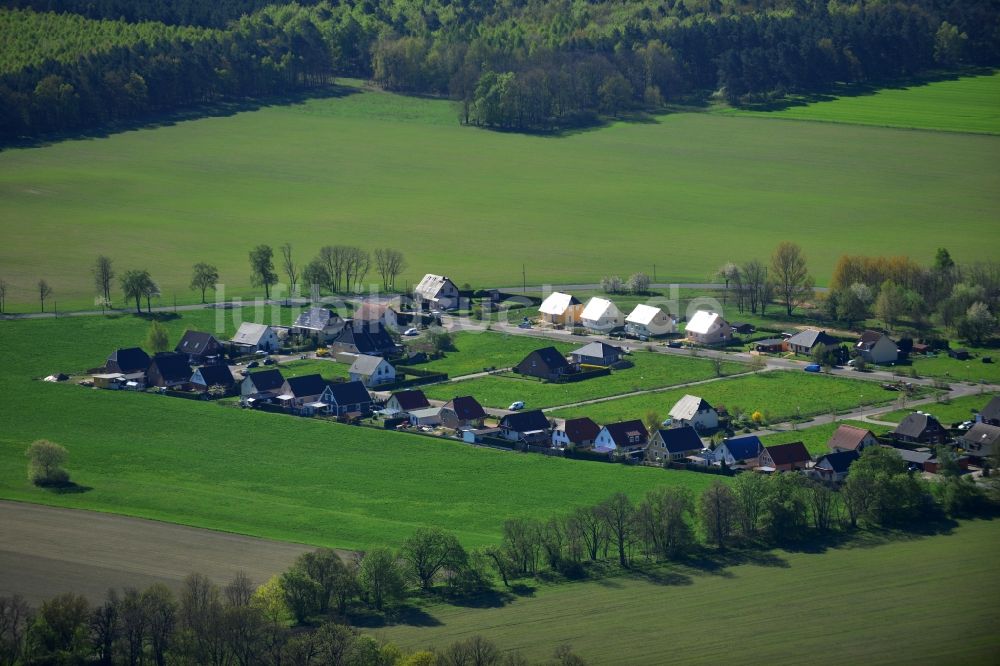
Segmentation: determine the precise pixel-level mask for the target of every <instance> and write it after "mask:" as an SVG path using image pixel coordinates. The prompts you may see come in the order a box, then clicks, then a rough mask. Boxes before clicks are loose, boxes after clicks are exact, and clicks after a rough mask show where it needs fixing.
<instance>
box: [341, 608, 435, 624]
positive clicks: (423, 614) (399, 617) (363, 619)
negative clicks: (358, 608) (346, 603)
mask: <svg viewBox="0 0 1000 666" xmlns="http://www.w3.org/2000/svg"><path fill="white" fill-rule="evenodd" d="M350 622H351V626H353V627H358V628H360V629H381V628H384V627H391V626H394V625H400V624H405V625H408V626H411V627H439V626H441V625H442V622H441V620H439V619H437V618H436V617H434V616H433V615H431V614H430V613H428V612H427V611H425V610H424V609H423V608H420V607H417V606H409V605H406V606H400V607H398V608H394V609H392V610H391V611H386V612H385V613H374V612H372V613H359V614H352V615H351V616H350Z"/></svg>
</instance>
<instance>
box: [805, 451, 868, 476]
mask: <svg viewBox="0 0 1000 666" xmlns="http://www.w3.org/2000/svg"><path fill="white" fill-rule="evenodd" d="M860 457H861V454H860V453H858V452H857V451H834V452H833V453H827V454H826V455H825V456H820V458H819V460H817V461H816V464H815V465H813V468H812V476H813V477H815V478H817V479H819V480H820V481H825V482H827V483H840V482H841V481H843V480H844V479H845V478H847V472H848V471H849V470H850V467H851V465H852V464H853V463H854V461H855V460H857V459H858V458H860Z"/></svg>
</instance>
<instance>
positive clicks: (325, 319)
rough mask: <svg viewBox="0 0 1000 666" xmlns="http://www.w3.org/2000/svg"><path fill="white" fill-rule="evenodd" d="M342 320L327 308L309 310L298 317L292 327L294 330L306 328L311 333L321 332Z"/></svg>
mask: <svg viewBox="0 0 1000 666" xmlns="http://www.w3.org/2000/svg"><path fill="white" fill-rule="evenodd" d="M341 321H342V320H341V318H340V315H338V314H337V313H336V312H334V311H333V310H330V309H328V308H309V309H308V310H306V311H305V312H303V313H302V314H300V315H299V316H298V318H297V319H296V320H295V323H294V324H293V326H294V327H295V328H307V329H309V330H313V331H322V330H323V329H324V328H326V327H327V326H330V325H331V324H333V325H336V324H338V323H340V322H341Z"/></svg>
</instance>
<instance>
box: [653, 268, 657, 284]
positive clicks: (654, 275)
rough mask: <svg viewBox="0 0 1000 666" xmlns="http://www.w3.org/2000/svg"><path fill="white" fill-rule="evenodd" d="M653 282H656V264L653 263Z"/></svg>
mask: <svg viewBox="0 0 1000 666" xmlns="http://www.w3.org/2000/svg"><path fill="white" fill-rule="evenodd" d="M653 284H656V264H653Z"/></svg>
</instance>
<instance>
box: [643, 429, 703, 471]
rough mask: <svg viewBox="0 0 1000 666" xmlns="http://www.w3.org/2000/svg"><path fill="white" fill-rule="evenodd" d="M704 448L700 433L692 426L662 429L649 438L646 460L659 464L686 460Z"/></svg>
mask: <svg viewBox="0 0 1000 666" xmlns="http://www.w3.org/2000/svg"><path fill="white" fill-rule="evenodd" d="M704 448H705V445H704V444H703V443H702V441H701V437H699V436H698V431H697V430H695V429H694V428H692V427H691V426H682V427H680V428H667V429H663V428H661V429H659V430H657V431H656V432H654V433H653V435H652V436H651V437H650V438H649V448H647V449H646V460H650V461H652V462H658V463H664V462H672V461H675V460H684V459H685V458H687V457H688V456H691V455H694V454H696V453H698V452H700V451H701V450H702V449H704Z"/></svg>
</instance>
